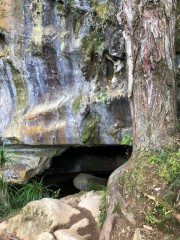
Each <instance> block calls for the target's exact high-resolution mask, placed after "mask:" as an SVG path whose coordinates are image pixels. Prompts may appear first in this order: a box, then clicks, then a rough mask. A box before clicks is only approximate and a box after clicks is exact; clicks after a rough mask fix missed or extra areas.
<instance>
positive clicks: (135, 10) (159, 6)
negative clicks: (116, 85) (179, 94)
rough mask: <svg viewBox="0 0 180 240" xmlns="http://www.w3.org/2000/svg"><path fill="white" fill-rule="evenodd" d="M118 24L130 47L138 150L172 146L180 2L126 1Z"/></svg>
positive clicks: (131, 95) (130, 86)
mask: <svg viewBox="0 0 180 240" xmlns="http://www.w3.org/2000/svg"><path fill="white" fill-rule="evenodd" d="M118 18H119V21H120V23H121V24H122V26H123V28H124V31H123V34H124V38H125V41H126V54H127V67H128V69H127V70H128V96H129V99H130V105H131V114H132V119H133V149H134V150H139V149H140V148H142V147H144V148H146V149H149V150H154V149H160V148H162V147H164V146H165V145H166V144H167V143H168V144H170V145H172V146H173V145H174V135H175V129H176V121H177V114H176V83H175V51H174V38H175V23H176V0H124V1H123V2H122V7H121V12H120V14H119V16H118Z"/></svg>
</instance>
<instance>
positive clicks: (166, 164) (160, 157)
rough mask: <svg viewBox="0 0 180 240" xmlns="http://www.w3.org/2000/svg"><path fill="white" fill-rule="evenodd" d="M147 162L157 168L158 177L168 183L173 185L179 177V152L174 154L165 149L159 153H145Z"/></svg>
mask: <svg viewBox="0 0 180 240" xmlns="http://www.w3.org/2000/svg"><path fill="white" fill-rule="evenodd" d="M147 156H148V158H149V162H150V163H151V164H155V165H157V166H158V168H157V171H158V173H159V175H160V176H161V177H162V178H163V179H164V180H165V181H167V182H168V183H173V182H174V181H175V180H176V179H178V178H179V176H180V152H174V151H171V150H170V149H169V147H167V148H166V149H163V150H161V151H160V152H157V153H154V154H149V153H147Z"/></svg>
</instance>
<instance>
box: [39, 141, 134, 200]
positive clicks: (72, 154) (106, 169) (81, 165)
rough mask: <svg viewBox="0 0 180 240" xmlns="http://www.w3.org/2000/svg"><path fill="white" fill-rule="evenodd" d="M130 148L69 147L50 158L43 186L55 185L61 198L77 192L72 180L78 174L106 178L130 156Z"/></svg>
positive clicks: (44, 174) (42, 175)
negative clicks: (49, 165) (59, 190)
mask: <svg viewBox="0 0 180 240" xmlns="http://www.w3.org/2000/svg"><path fill="white" fill-rule="evenodd" d="M131 152H132V147H130V146H127V145H120V146H119V145H118V146H97V147H71V148H69V149H67V150H66V151H64V152H63V153H62V154H61V155H59V156H55V157H53V158H52V163H51V167H50V168H49V169H48V170H45V171H44V172H43V173H42V174H41V176H40V177H43V181H44V184H45V185H46V186H48V185H53V186H54V185H56V186H58V188H60V189H61V197H62V196H66V195H70V194H74V193H77V192H79V190H78V189H76V188H75V187H74V186H73V180H74V178H75V177H76V176H77V175H78V174H79V173H88V174H92V175H94V176H96V177H101V178H107V179H108V177H109V175H110V174H111V173H112V172H113V171H114V170H115V169H116V168H118V167H119V166H121V165H122V164H123V163H125V162H126V161H127V160H128V159H129V158H130V156H131Z"/></svg>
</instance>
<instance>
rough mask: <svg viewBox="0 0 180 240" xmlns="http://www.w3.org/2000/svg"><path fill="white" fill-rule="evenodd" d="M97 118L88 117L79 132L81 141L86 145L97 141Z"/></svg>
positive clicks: (91, 144)
mask: <svg viewBox="0 0 180 240" xmlns="http://www.w3.org/2000/svg"><path fill="white" fill-rule="evenodd" d="M98 123H99V119H97V118H89V119H88V120H87V121H86V123H85V126H84V129H83V131H82V134H81V142H82V143H83V144H86V145H87V146H93V145H95V144H97V143H98V142H99V140H98V139H97V134H98Z"/></svg>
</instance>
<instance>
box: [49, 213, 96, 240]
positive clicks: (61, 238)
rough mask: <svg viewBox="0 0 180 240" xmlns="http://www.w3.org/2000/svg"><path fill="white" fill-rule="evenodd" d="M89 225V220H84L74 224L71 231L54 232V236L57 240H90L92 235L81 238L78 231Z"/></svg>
mask: <svg viewBox="0 0 180 240" xmlns="http://www.w3.org/2000/svg"><path fill="white" fill-rule="evenodd" d="M88 225H89V220H88V219H87V218H84V219H82V220H81V221H79V222H77V223H75V224H73V225H72V226H71V227H70V228H69V229H61V230H57V231H55V232H54V235H55V237H56V239H57V240H69V239H71V240H90V239H91V235H90V234H88V235H87V234H86V235H84V236H81V235H79V234H78V231H80V230H82V229H83V228H85V227H87V226H88Z"/></svg>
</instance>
